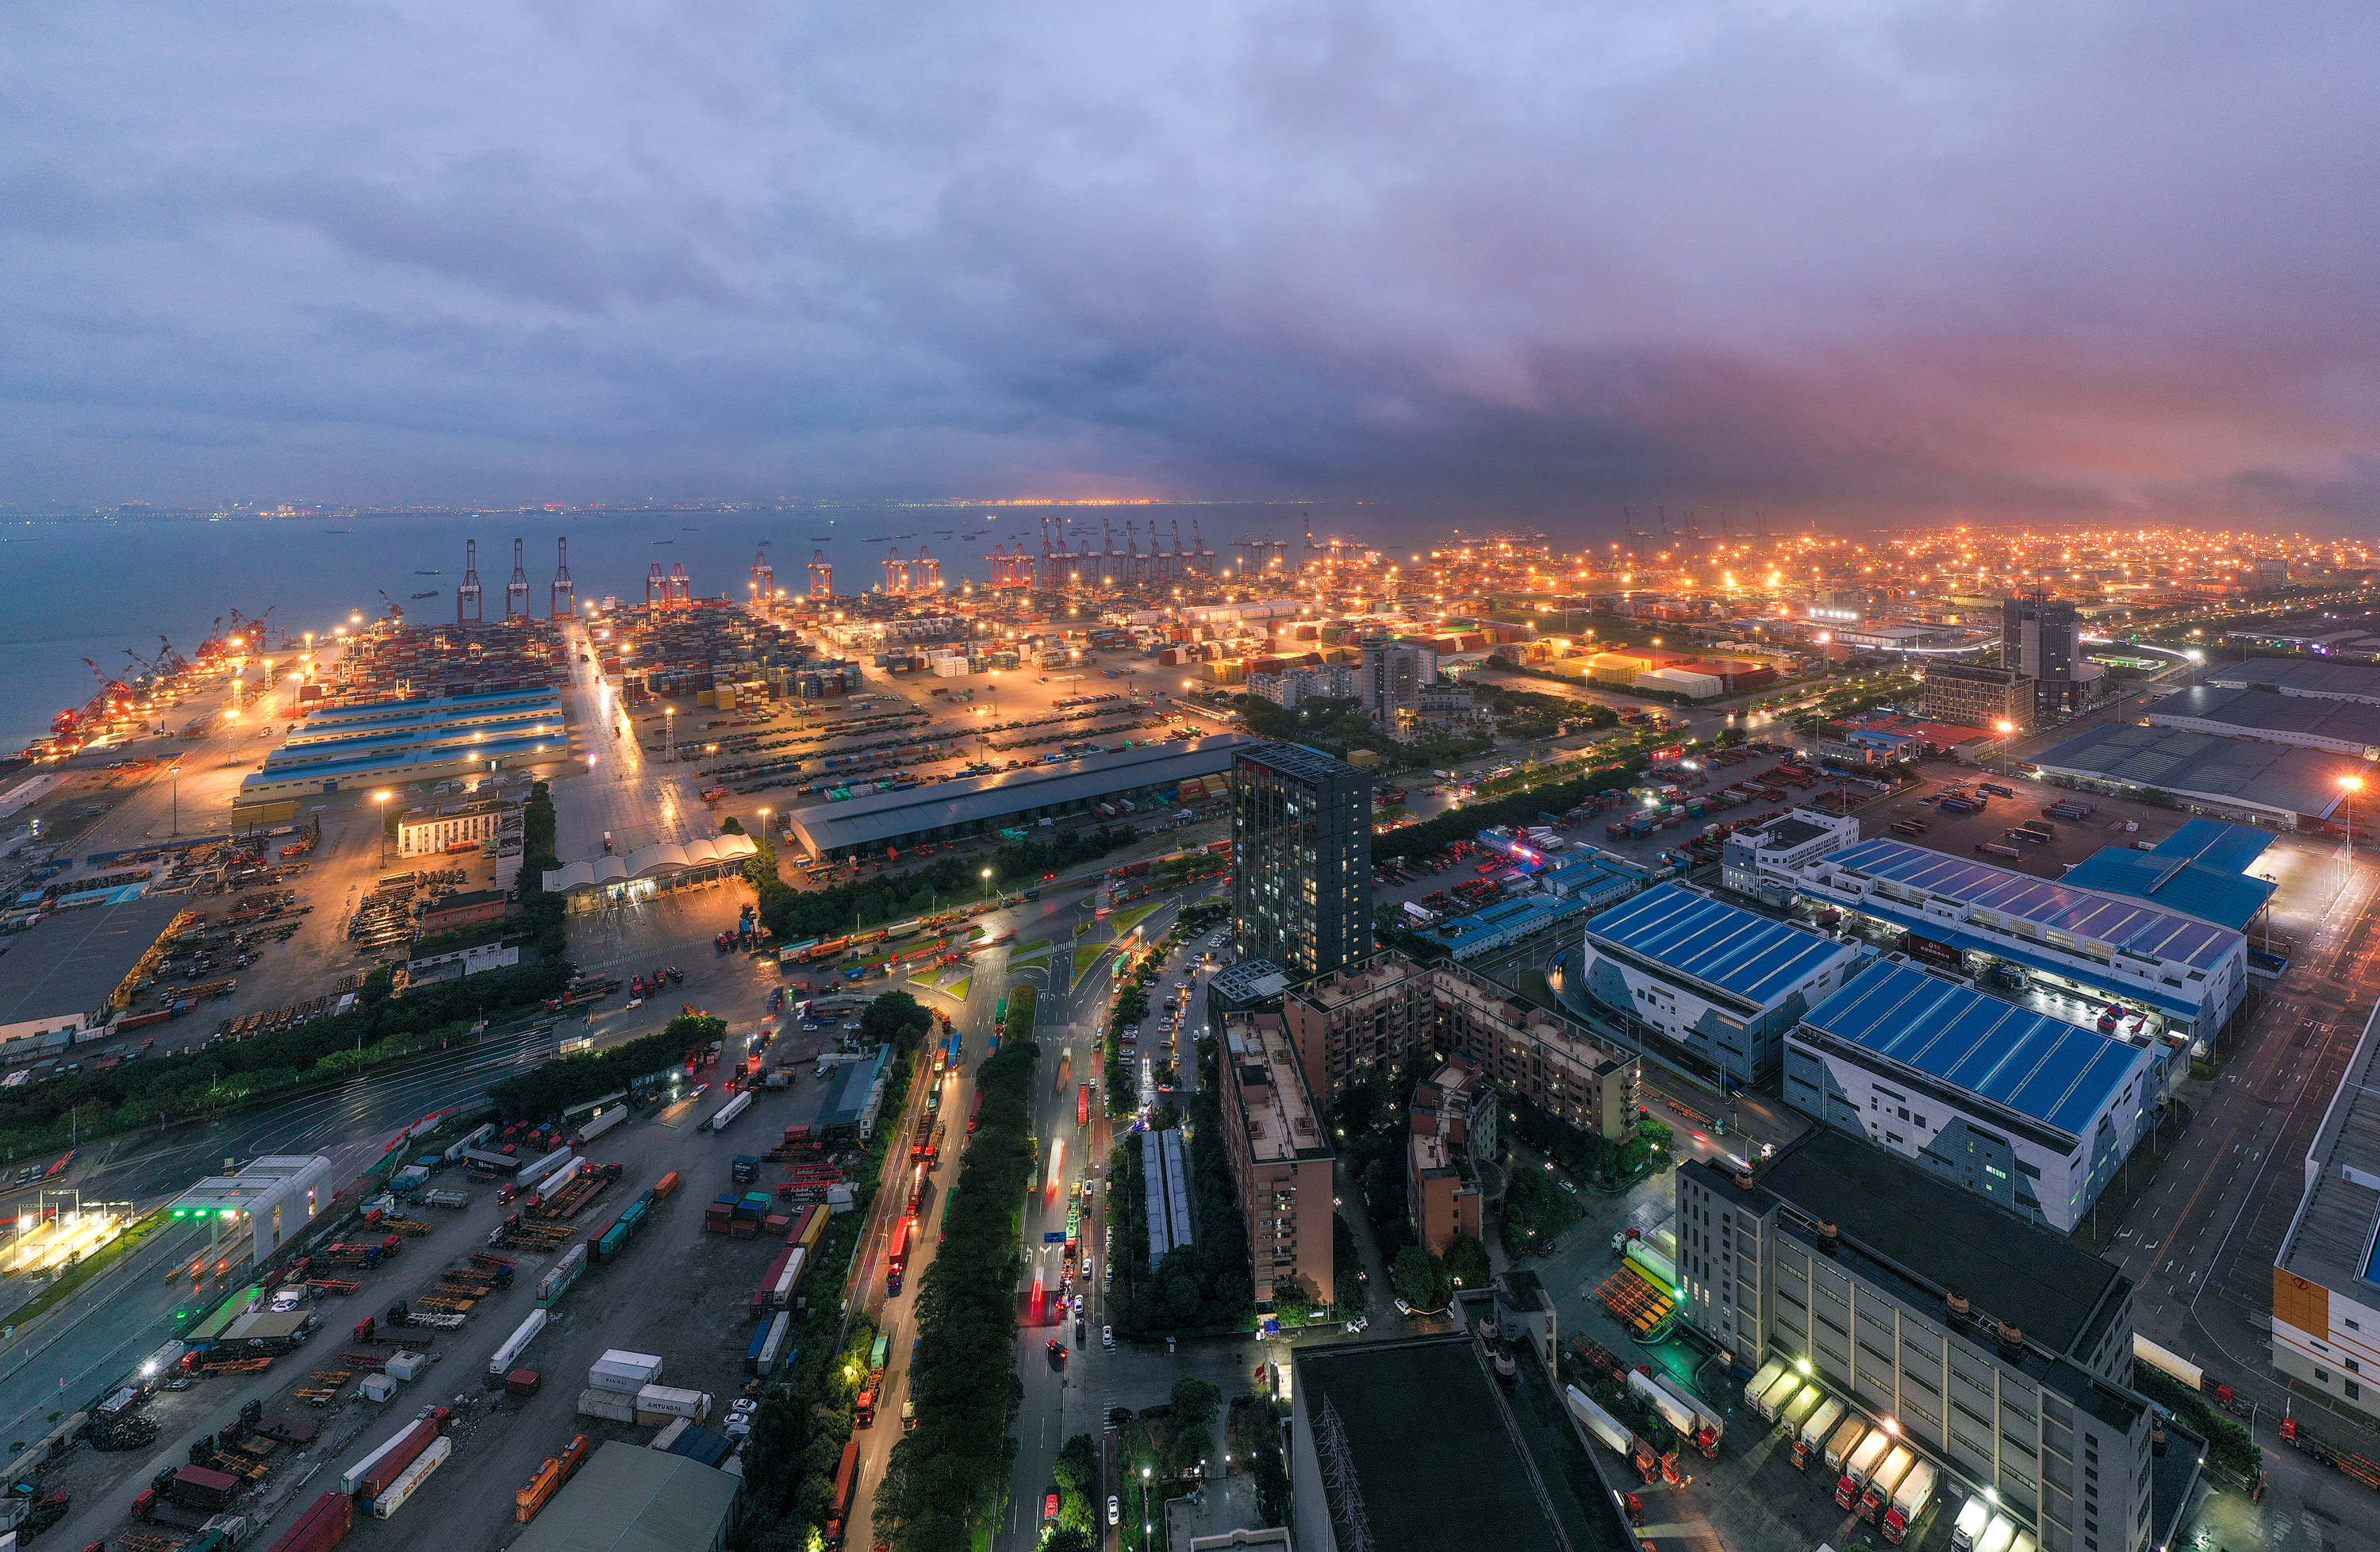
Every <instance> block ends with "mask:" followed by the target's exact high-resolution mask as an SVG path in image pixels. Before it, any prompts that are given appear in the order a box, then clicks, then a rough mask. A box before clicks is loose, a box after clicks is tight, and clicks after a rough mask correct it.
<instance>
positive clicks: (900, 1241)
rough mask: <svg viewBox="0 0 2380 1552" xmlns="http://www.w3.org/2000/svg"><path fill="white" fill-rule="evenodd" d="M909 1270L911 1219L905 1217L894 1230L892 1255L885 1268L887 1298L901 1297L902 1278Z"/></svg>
mask: <svg viewBox="0 0 2380 1552" xmlns="http://www.w3.org/2000/svg"><path fill="white" fill-rule="evenodd" d="M908 1270H909V1220H908V1219H902V1220H901V1223H900V1226H899V1227H898V1228H896V1229H894V1230H893V1231H892V1259H891V1260H890V1261H889V1262H887V1263H886V1265H885V1268H884V1296H885V1297H886V1298H888V1299H892V1298H898V1297H900V1294H901V1279H903V1278H904V1277H905V1276H906V1275H907V1274H908Z"/></svg>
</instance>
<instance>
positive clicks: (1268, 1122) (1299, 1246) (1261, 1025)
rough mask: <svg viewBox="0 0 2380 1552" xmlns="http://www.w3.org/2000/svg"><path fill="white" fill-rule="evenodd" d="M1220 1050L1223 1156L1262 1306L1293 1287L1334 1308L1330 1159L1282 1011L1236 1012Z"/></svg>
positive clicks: (1226, 1023)
mask: <svg viewBox="0 0 2380 1552" xmlns="http://www.w3.org/2000/svg"><path fill="white" fill-rule="evenodd" d="M1220 1047H1221V1049H1220V1051H1219V1052H1218V1053H1217V1055H1218V1061H1217V1063H1216V1065H1217V1067H1218V1068H1219V1069H1220V1074H1221V1078H1222V1083H1221V1088H1222V1094H1221V1096H1220V1098H1221V1102H1222V1110H1223V1116H1224V1123H1223V1152H1224V1155H1225V1156H1226V1158H1229V1160H1230V1162H1231V1166H1232V1182H1233V1184H1234V1185H1235V1186H1237V1187H1238V1188H1239V1195H1240V1216H1241V1218H1242V1219H1244V1220H1245V1222H1246V1224H1247V1226H1248V1260H1249V1263H1250V1266H1251V1269H1252V1271H1253V1273H1254V1276H1255V1280H1256V1300H1257V1303H1270V1302H1271V1301H1272V1299H1273V1298H1274V1296H1275V1291H1276V1290H1277V1289H1286V1288H1291V1287H1295V1288H1297V1289H1299V1290H1301V1291H1303V1292H1304V1294H1305V1297H1306V1298H1307V1299H1308V1300H1312V1301H1318V1302H1321V1303H1328V1302H1330V1300H1331V1299H1333V1298H1334V1297H1336V1288H1337V1281H1336V1274H1335V1256H1336V1254H1337V1246H1336V1245H1335V1243H1333V1240H1332V1229H1331V1224H1330V1214H1331V1185H1330V1170H1331V1160H1332V1158H1333V1157H1334V1155H1333V1153H1332V1151H1331V1148H1330V1136H1329V1134H1327V1133H1326V1132H1325V1131H1324V1130H1323V1125H1322V1111H1321V1109H1319V1107H1318V1106H1317V1105H1316V1104H1315V1102H1314V1095H1313V1093H1312V1091H1311V1090H1309V1089H1308V1088H1307V1087H1306V1085H1305V1074H1304V1073H1300V1072H1299V1071H1298V1068H1297V1052H1296V1050H1295V1049H1293V1047H1292V1046H1291V1045H1290V1043H1289V1028H1288V1025H1286V1024H1284V1023H1283V1022H1282V1020H1281V1015H1280V1014H1279V1013H1233V1014H1231V1015H1229V1016H1227V1017H1226V1018H1225V1019H1224V1021H1223V1029H1222V1036H1221V1039H1220Z"/></svg>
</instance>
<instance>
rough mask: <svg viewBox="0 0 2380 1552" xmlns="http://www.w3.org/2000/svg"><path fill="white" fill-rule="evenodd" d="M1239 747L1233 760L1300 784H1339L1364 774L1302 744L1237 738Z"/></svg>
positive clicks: (1337, 759) (1358, 768) (1359, 768)
mask: <svg viewBox="0 0 2380 1552" xmlns="http://www.w3.org/2000/svg"><path fill="white" fill-rule="evenodd" d="M1234 736H1238V735H1234ZM1239 744H1240V747H1239V749H1238V751H1237V758H1238V760H1239V761H1240V762H1241V763H1243V764H1247V765H1260V766H1263V767H1265V768H1266V769H1267V770H1277V771H1280V772H1281V774H1282V775H1284V776H1290V777H1294V778H1295V779H1297V780H1298V781H1301V782H1327V781H1343V780H1346V779H1348V778H1350V777H1355V776H1362V775H1364V774H1365V771H1364V769H1363V767H1361V766H1356V765H1350V764H1348V763H1347V762H1346V761H1345V760H1342V759H1340V758H1337V757H1336V756H1332V755H1326V754H1324V753H1323V752H1322V751H1321V750H1319V749H1314V748H1309V747H1307V746H1305V745H1303V744H1285V743H1282V742H1281V741H1280V740H1278V739H1269V738H1248V737H1239Z"/></svg>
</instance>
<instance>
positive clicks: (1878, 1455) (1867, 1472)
mask: <svg viewBox="0 0 2380 1552" xmlns="http://www.w3.org/2000/svg"><path fill="white" fill-rule="evenodd" d="M1891 1448H1892V1436H1891V1435H1889V1434H1888V1433H1886V1432H1885V1431H1884V1430H1883V1429H1882V1428H1878V1429H1876V1431H1875V1432H1874V1433H1872V1434H1870V1435H1868V1436H1867V1437H1865V1438H1864V1439H1862V1440H1860V1441H1859V1446H1858V1448H1856V1449H1853V1450H1852V1452H1851V1455H1850V1456H1849V1457H1848V1458H1847V1459H1846V1460H1845V1461H1843V1474H1842V1475H1841V1477H1840V1478H1839V1479H1838V1480H1837V1481H1836V1483H1835V1507H1836V1508H1837V1509H1843V1510H1850V1509H1856V1508H1858V1507H1859V1500H1860V1494H1861V1493H1863V1492H1864V1491H1865V1490H1866V1488H1867V1483H1868V1478H1869V1477H1871V1476H1873V1475H1875V1474H1876V1464H1877V1462H1879V1461H1882V1460H1883V1459H1884V1457H1885V1452H1886V1451H1887V1450H1888V1449H1891Z"/></svg>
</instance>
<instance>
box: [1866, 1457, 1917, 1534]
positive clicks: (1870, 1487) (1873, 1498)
mask: <svg viewBox="0 0 2380 1552" xmlns="http://www.w3.org/2000/svg"><path fill="white" fill-rule="evenodd" d="M1916 1463H1917V1457H1916V1455H1915V1454H1913V1452H1912V1451H1911V1450H1910V1448H1909V1447H1908V1446H1907V1445H1905V1444H1896V1445H1894V1446H1893V1447H1892V1450H1891V1452H1890V1453H1889V1454H1888V1455H1886V1456H1885V1458H1884V1460H1883V1461H1882V1462H1881V1463H1879V1464H1878V1465H1877V1466H1876V1474H1875V1475H1874V1476H1872V1477H1869V1478H1868V1481H1867V1490H1866V1491H1864V1492H1863V1493H1862V1494H1861V1495H1860V1501H1859V1515H1860V1518H1861V1519H1863V1520H1864V1521H1866V1522H1868V1523H1869V1524H1871V1525H1873V1524H1875V1523H1876V1520H1877V1518H1878V1517H1879V1516H1881V1515H1882V1514H1883V1513H1884V1506H1885V1505H1886V1504H1888V1503H1890V1502H1891V1501H1892V1495H1893V1492H1894V1490H1895V1489H1896V1488H1898V1487H1899V1486H1900V1482H1901V1479H1902V1478H1903V1477H1905V1476H1907V1475H1908V1474H1909V1472H1910V1468H1911V1467H1913V1466H1914V1465H1915V1464H1916Z"/></svg>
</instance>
